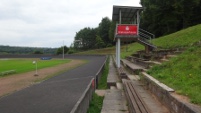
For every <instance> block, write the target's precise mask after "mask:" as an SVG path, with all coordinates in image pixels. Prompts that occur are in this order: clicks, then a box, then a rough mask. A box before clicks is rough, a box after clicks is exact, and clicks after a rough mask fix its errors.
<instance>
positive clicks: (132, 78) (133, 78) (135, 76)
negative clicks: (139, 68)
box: [128, 75, 140, 80]
mask: <svg viewBox="0 0 201 113" xmlns="http://www.w3.org/2000/svg"><path fill="white" fill-rule="evenodd" d="M128 78H129V79H130V80H140V77H139V75H128Z"/></svg>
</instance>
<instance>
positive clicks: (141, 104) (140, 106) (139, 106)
mask: <svg viewBox="0 0 201 113" xmlns="http://www.w3.org/2000/svg"><path fill="white" fill-rule="evenodd" d="M129 88H130V90H131V91H132V93H133V96H134V98H135V100H136V103H137V105H138V108H139V110H140V112H139V113H147V112H146V110H145V108H144V105H143V103H142V101H141V99H140V98H139V95H137V93H136V90H135V89H134V88H133V87H132V83H129Z"/></svg>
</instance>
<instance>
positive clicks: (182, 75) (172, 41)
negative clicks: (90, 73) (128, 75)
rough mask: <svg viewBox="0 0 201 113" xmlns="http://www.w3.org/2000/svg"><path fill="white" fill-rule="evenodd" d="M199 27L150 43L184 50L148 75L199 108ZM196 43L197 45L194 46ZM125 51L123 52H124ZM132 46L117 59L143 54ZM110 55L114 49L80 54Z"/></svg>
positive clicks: (200, 52)
mask: <svg viewBox="0 0 201 113" xmlns="http://www.w3.org/2000/svg"><path fill="white" fill-rule="evenodd" d="M200 31H201V25H197V26H193V27H189V28H187V29H184V30H181V31H178V32H176V33H173V34H170V35H166V36H163V37H159V38H157V39H154V40H152V42H153V43H154V44H155V45H156V46H158V47H160V48H163V49H173V48H186V51H185V52H184V53H182V54H181V55H178V57H176V58H172V59H170V61H169V62H166V63H163V64H162V65H158V66H154V67H153V68H152V69H150V70H149V72H148V73H149V74H150V75H152V76H153V77H155V78H156V79H158V80H160V81H161V82H163V83H165V84H166V85H168V86H170V87H172V88H173V89H175V90H176V92H177V93H179V94H182V95H186V96H188V97H189V98H190V101H191V102H192V103H195V104H199V105H201V84H200V83H201V59H200V56H201V43H200V44H199V42H200V41H201V32H200ZM196 43H197V44H196ZM126 48H127V49H126ZM143 49H144V47H143V46H141V45H140V44H137V43H133V44H129V45H127V46H122V47H121V58H125V56H129V55H131V54H133V53H135V52H136V51H137V50H143ZM97 53H98V54H114V53H115V48H114V47H111V48H105V49H99V50H92V51H87V52H85V53H82V54H97Z"/></svg>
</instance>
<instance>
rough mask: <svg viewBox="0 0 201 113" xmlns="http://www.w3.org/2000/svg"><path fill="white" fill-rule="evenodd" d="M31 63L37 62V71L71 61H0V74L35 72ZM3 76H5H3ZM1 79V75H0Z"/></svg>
mask: <svg viewBox="0 0 201 113" xmlns="http://www.w3.org/2000/svg"><path fill="white" fill-rule="evenodd" d="M33 61H36V62H37V66H38V69H42V68H46V67H52V66H56V65H59V64H64V63H68V62H70V61H71V60H68V59H65V60H63V59H52V60H40V59H31V58H29V59H28V58H27V59H0V73H2V72H5V71H9V70H15V71H16V73H23V72H28V71H33V70H35V68H36V66H35V65H34V64H33ZM4 76H5V75H4ZM0 77H2V75H0Z"/></svg>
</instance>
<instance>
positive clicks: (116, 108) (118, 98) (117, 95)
mask: <svg viewBox="0 0 201 113" xmlns="http://www.w3.org/2000/svg"><path fill="white" fill-rule="evenodd" d="M101 113H128V108H127V105H126V99H125V95H124V92H123V90H118V89H117V90H106V92H105V98H104V100H103V107H102V110H101Z"/></svg>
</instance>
